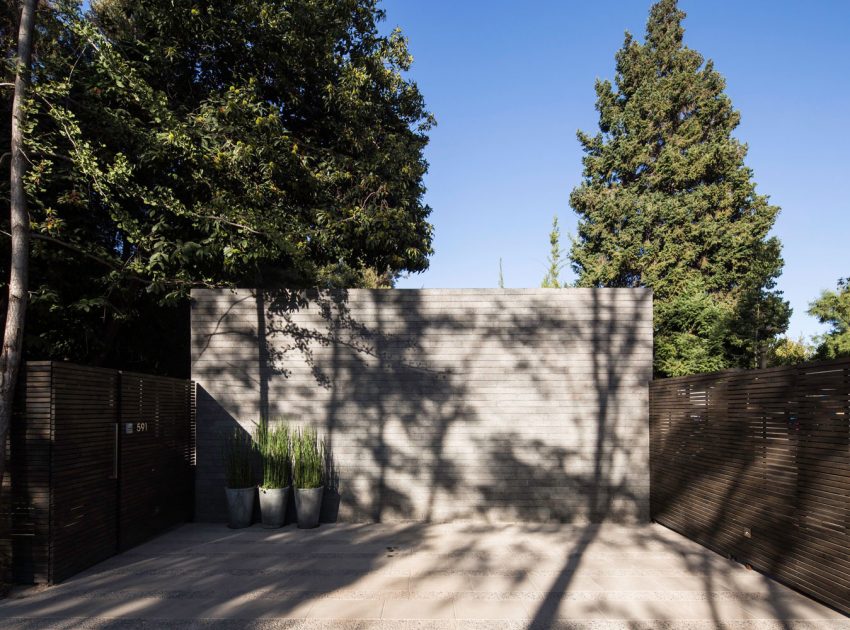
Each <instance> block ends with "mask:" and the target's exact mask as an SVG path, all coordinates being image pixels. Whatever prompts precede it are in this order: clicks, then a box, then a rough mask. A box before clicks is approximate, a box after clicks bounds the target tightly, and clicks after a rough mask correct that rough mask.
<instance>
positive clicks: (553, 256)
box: [540, 215, 564, 289]
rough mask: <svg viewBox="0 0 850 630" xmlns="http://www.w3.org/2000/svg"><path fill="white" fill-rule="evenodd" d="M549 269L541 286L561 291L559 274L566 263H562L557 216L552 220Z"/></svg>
mask: <svg viewBox="0 0 850 630" xmlns="http://www.w3.org/2000/svg"><path fill="white" fill-rule="evenodd" d="M549 246H550V250H549V260H548V262H549V269H548V270H547V271H546V275H545V276H543V282H541V283H540V286H541V287H543V288H544V289H560V288H561V286H562V285H561V281H560V280H559V279H558V274H559V273H560V272H561V268H562V267H563V266H564V263H563V262H561V230H560V228H559V227H558V217H557V215H556V216H555V217H554V218H553V219H552V231H551V232H550V233H549Z"/></svg>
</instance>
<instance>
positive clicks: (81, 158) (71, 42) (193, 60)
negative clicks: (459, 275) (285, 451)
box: [4, 0, 433, 372]
mask: <svg viewBox="0 0 850 630" xmlns="http://www.w3.org/2000/svg"><path fill="white" fill-rule="evenodd" d="M382 18H383V13H382V12H381V11H380V10H378V9H377V7H376V3H375V2H374V1H373V0H347V1H345V2H337V1H334V0H293V1H289V0H287V1H283V0H268V1H261V2H247V0H237V1H228V2H225V1H222V0H218V1H211V2H205V3H200V4H199V3H197V2H186V1H183V0H176V1H174V2H172V1H171V0H152V1H150V2H144V3H139V2H135V1H130V0H127V1H124V0H102V1H100V2H93V3H92V12H91V13H90V14H88V15H85V14H83V13H82V12H81V10H80V7H79V4H78V3H76V2H73V1H70V0H57V2H54V3H51V4H49V5H46V6H44V7H43V10H41V11H40V12H39V16H38V24H37V26H38V32H39V34H40V36H39V37H38V38H37V40H36V47H35V51H34V60H35V65H34V73H35V77H36V79H35V81H34V83H33V86H34V93H35V94H34V98H33V99H32V105H31V111H30V116H29V119H28V120H29V121H30V122H29V124H30V126H31V129H30V133H29V134H28V138H29V139H30V141H29V146H28V147H27V154H28V157H29V159H30V161H31V163H32V166H31V168H30V175H29V177H28V181H27V186H28V197H29V199H30V202H31V203H30V206H31V207H30V212H31V216H32V225H33V230H34V234H33V236H34V238H35V239H36V240H35V242H34V245H33V269H32V274H31V296H32V297H31V309H32V317H31V318H30V322H29V325H28V330H27V338H26V346H27V349H28V352H29V356H31V357H32V356H39V357H53V358H71V359H74V360H77V361H83V362H91V363H99V364H107V365H108V364H119V365H123V366H128V365H133V366H134V367H138V368H140V369H142V368H145V369H156V370H158V371H165V372H169V371H171V372H173V371H174V370H173V369H172V368H171V367H168V365H167V364H168V363H169V361H170V360H171V359H170V357H169V356H166V355H171V356H173V355H175V354H181V353H182V354H185V355H186V356H188V348H187V347H186V348H185V349H182V350H180V351H175V349H176V348H179V346H175V345H174V344H176V343H177V342H178V340H179V339H180V338H181V337H185V332H184V331H185V330H187V329H188V328H187V324H188V322H187V319H186V316H187V313H188V310H187V302H186V295H187V292H188V290H189V289H190V288H191V287H193V286H210V285H214V286H220V285H228V284H230V285H232V284H243V285H275V286H287V287H293V288H298V287H307V286H317V285H318V286H360V285H368V286H372V285H378V284H380V285H381V286H391V285H392V283H393V282H394V280H395V279H396V278H397V277H398V276H399V274H401V273H402V272H406V271H413V272H415V271H421V270H423V269H425V268H426V267H427V265H428V256H429V255H430V254H431V231H432V228H431V225H430V224H429V223H428V220H427V218H428V215H429V213H430V209H429V208H428V207H427V206H426V205H424V203H423V201H422V197H423V194H424V187H423V183H422V179H423V176H424V173H425V171H426V169H427V163H426V162H425V160H424V157H423V150H424V147H425V145H426V143H427V140H428V138H427V131H428V129H429V127H430V126H431V124H432V123H433V119H432V117H431V115H430V114H429V113H428V112H427V110H426V109H425V106H424V102H423V99H422V95H421V93H420V92H419V90H418V88H417V87H416V85H415V84H413V83H412V82H410V81H408V80H406V79H404V77H403V76H402V73H403V72H404V71H405V70H406V69H407V68H409V64H410V62H411V57H410V55H409V53H408V52H407V45H406V41H405V39H404V38H403V37H402V36H401V34H400V33H399V32H397V31H396V32H393V33H392V34H390V35H388V36H384V35H381V34H380V33H379V32H378V30H377V24H378V22H379V21H380V20H381V19H382ZM4 106H5V102H4ZM4 246H5V247H8V243H6V244H5V245H4ZM4 264H5V263H4ZM377 270H384V271H380V272H379V271H377ZM128 331H132V334H128ZM152 339H155V340H156V343H151V340H152ZM182 344H183V346H184V347H185V341H183V342H182ZM158 348H163V350H162V352H161V354H157V353H158V352H160V351H159V350H158Z"/></svg>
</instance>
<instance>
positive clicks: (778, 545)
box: [650, 359, 850, 613]
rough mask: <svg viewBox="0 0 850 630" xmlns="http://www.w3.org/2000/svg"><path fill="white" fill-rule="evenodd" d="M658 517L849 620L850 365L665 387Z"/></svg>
mask: <svg viewBox="0 0 850 630" xmlns="http://www.w3.org/2000/svg"><path fill="white" fill-rule="evenodd" d="M650 470H651V484H650V495H651V496H650V502H651V513H652V518H653V519H654V520H656V521H658V522H659V523H661V524H663V525H666V526H668V527H670V528H671V529H674V530H676V531H679V532H681V533H683V534H684V535H686V536H688V537H690V538H693V539H694V540H696V541H697V542H700V543H701V544H703V545H705V546H707V547H709V548H711V549H714V550H716V551H718V552H719V553H722V554H724V555H732V556H733V557H735V558H736V559H738V560H739V561H741V562H745V563H748V564H751V565H752V566H753V567H755V568H757V569H759V570H761V571H763V572H765V573H767V574H769V575H771V576H772V577H774V578H776V579H778V580H780V581H782V582H784V583H786V584H788V585H790V586H792V587H794V588H796V589H798V590H800V591H802V592H804V593H807V594H809V595H811V596H813V597H816V598H818V599H820V600H822V601H824V602H826V603H828V604H830V605H832V606H834V607H836V608H838V609H840V610H842V611H844V612H848V613H850V552H848V549H850V532H848V526H850V360H847V359H842V360H838V361H830V362H820V363H816V364H804V365H800V366H793V367H780V368H771V369H768V370H755V371H748V372H744V371H728V372H719V373H715V374H702V375H696V376H688V377H682V378H672V379H664V380H658V381H654V382H653V383H652V385H651V387H650Z"/></svg>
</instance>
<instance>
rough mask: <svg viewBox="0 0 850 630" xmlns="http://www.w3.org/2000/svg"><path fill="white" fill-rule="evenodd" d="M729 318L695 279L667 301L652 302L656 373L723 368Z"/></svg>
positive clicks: (681, 373) (678, 373)
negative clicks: (653, 309)
mask: <svg viewBox="0 0 850 630" xmlns="http://www.w3.org/2000/svg"><path fill="white" fill-rule="evenodd" d="M731 316H732V310H731V308H730V307H729V305H727V304H724V303H722V302H719V301H717V300H716V299H715V298H714V297H713V296H712V295H710V294H709V293H708V292H707V291H706V289H705V284H704V282H703V281H702V280H701V278H699V276H695V277H693V278H691V279H690V280H689V281H688V282H687V283H686V284H685V286H684V288H683V289H682V291H681V292H679V293H678V294H676V295H675V296H672V297H671V298H670V299H669V300H664V301H659V302H656V308H655V318H656V320H657V323H656V335H657V339H656V344H655V366H656V369H657V370H658V371H659V372H661V373H663V374H666V375H668V376H684V375H687V374H698V373H700V372H716V371H718V370H722V369H724V368H725V367H727V365H726V363H725V361H724V357H723V344H724V340H725V336H726V333H727V330H728V321H729V319H730V317H731Z"/></svg>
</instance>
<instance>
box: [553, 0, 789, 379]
mask: <svg viewBox="0 0 850 630" xmlns="http://www.w3.org/2000/svg"><path fill="white" fill-rule="evenodd" d="M684 17H685V14H684V13H683V12H682V11H680V10H679V8H678V6H677V3H676V0H661V1H660V2H658V3H656V4H655V5H654V6H653V7H652V9H651V11H650V16H649V21H648V23H647V30H646V38H645V41H644V42H643V43H639V42H637V41H635V40H634V38H633V37H632V36H631V35H630V34H629V33H626V37H625V43H624V44H623V47H622V48H621V49H620V50H619V51H618V52H617V55H616V76H615V79H614V83H613V84H612V83H611V82H610V81H607V80H605V81H597V83H596V95H597V102H596V108H597V110H598V111H599V132H598V133H596V134H595V135H590V134H587V133H583V132H579V133H578V138H579V141H580V142H581V144H582V147H583V149H584V152H585V157H584V158H583V163H584V181H583V182H582V183H581V185H579V186H578V187H577V188H575V189H574V190H573V192H572V194H571V196H570V202H571V205H572V207H573V208H574V210H575V211H576V212H577V213H578V215H579V225H578V236H577V238H576V239H575V241H574V243H573V247H572V250H571V258H572V266H573V269H574V270H575V272H576V273H577V275H578V284H579V286H586V287H638V286H642V287H650V288H652V289H653V292H654V296H655V301H656V316H655V326H656V331H655V332H656V371H657V372H659V373H661V374H683V373H692V372H700V371H705V370H709V369H718V368H725V367H732V366H740V367H755V366H757V365H758V364H759V363H760V362H763V360H764V355H765V349H766V348H767V347H768V345H769V343H770V341H771V340H772V339H773V338H774V337H776V335H778V334H780V333H782V332H783V331H784V330H785V329H786V328H787V324H788V318H789V316H790V308H789V306H788V303H787V302H786V301H784V300H783V299H782V294H781V293H780V292H779V291H777V290H776V286H775V285H776V278H777V277H778V276H779V274H780V273H781V270H782V264H783V262H782V258H781V256H780V249H781V248H780V244H779V241H778V240H777V239H776V238H775V237H770V236H769V232H770V229H771V227H772V226H773V223H774V220H775V219H776V215H777V213H778V212H779V208H778V207H776V206H773V205H770V203H768V198H767V196H765V195H759V194H757V193H756V187H755V183H754V182H753V173H752V170H751V169H750V168H748V167H747V166H746V165H745V163H744V158H745V156H746V153H747V148H746V146H745V145H743V144H741V143H740V142H738V140H736V139H735V138H734V137H733V136H732V132H733V131H734V129H735V128H736V127H737V126H738V123H739V120H740V115H739V114H738V112H737V111H736V110H735V109H734V108H733V107H732V103H731V101H730V100H729V97H728V96H727V95H726V94H725V93H724V87H725V82H724V79H723V77H722V76H721V75H720V74H719V73H718V72H717V71H716V70H715V69H714V64H713V63H712V62H711V61H710V60H708V61H706V60H704V59H703V57H702V55H700V54H699V53H698V52H696V51H695V50H691V49H690V48H687V47H686V46H685V45H684V44H683V41H682V40H683V35H684V29H683V28H682V20H683V18H684ZM674 300H679V301H682V300H685V301H686V302H687V305H688V308H689V309H693V308H697V307H700V305H702V306H701V308H705V309H710V311H711V312H712V314H711V319H712V321H711V322H710V325H707V324H708V323H709V322H708V321H707V318H706V317H704V316H702V315H700V314H698V313H694V312H692V310H691V311H690V312H689V314H688V316H686V317H683V316H681V313H680V312H679V311H677V309H676V308H670V307H669V306H670V304H671V303H672V302H673V301H674ZM721 323H722V326H723V329H722V330H720V331H718V330H717V325H719V324H721ZM718 335H719V336H718ZM718 341H719V343H718ZM707 348H708V349H710V351H706V349H707Z"/></svg>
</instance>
